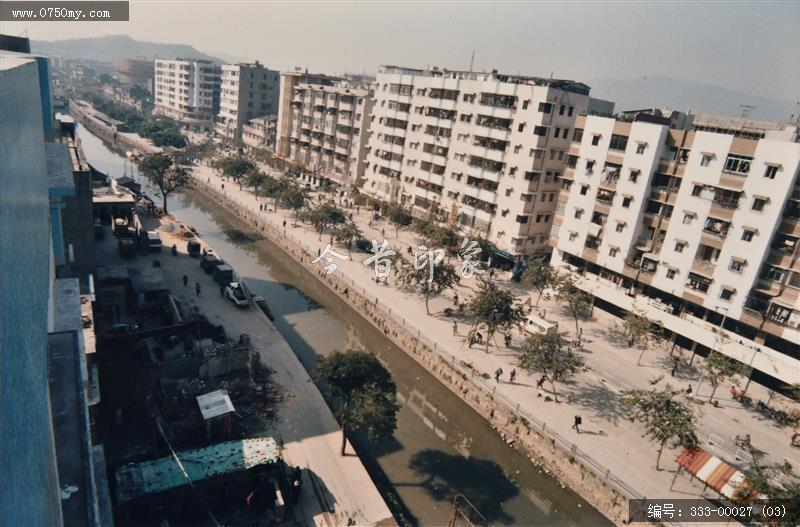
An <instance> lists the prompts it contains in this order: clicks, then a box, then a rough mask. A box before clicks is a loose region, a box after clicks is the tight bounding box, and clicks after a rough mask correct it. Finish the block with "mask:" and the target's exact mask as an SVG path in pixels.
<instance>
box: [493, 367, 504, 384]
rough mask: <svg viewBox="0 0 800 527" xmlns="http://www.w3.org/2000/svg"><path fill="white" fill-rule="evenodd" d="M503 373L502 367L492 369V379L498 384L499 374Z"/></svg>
mask: <svg viewBox="0 0 800 527" xmlns="http://www.w3.org/2000/svg"><path fill="white" fill-rule="evenodd" d="M501 375H503V368H497V369H496V370H494V380H495V382H497V383H498V384H499V383H500V376H501Z"/></svg>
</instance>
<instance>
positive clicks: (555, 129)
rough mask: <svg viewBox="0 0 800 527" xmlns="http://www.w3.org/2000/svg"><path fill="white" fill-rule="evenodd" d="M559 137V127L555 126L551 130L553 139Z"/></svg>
mask: <svg viewBox="0 0 800 527" xmlns="http://www.w3.org/2000/svg"><path fill="white" fill-rule="evenodd" d="M559 135H561V127H560V126H556V127H555V128H554V129H553V137H555V138H556V139H558V136H559Z"/></svg>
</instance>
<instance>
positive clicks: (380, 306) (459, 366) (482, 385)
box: [197, 178, 647, 499]
mask: <svg viewBox="0 0 800 527" xmlns="http://www.w3.org/2000/svg"><path fill="white" fill-rule="evenodd" d="M197 182H198V183H199V184H200V185H203V186H209V185H207V184H206V183H205V182H204V181H202V180H201V179H199V178H198V179H197ZM211 190H212V191H213V192H215V193H216V192H217V190H216V189H213V188H212V189H211ZM227 199H228V200H230V201H231V202H234V203H236V204H237V205H238V206H239V207H241V209H240V210H247V211H248V212H249V213H250V214H252V215H254V216H257V215H258V214H259V213H258V212H257V211H254V210H250V207H253V206H254V205H253V204H247V203H245V202H243V201H240V200H238V199H235V198H231V197H230V196H227ZM257 226H263V227H264V228H267V229H269V230H270V231H272V232H273V234H274V236H275V237H276V238H277V239H282V238H283V239H288V240H290V241H291V242H292V243H293V244H294V245H295V246H297V247H299V248H300V249H301V250H302V251H305V253H306V257H308V258H309V260H308V261H309V262H310V261H311V258H313V255H315V254H316V252H317V249H316V248H314V249H312V248H310V247H308V246H307V245H306V244H305V243H303V242H302V241H301V240H300V239H298V238H296V237H294V236H293V235H292V233H291V232H290V231H287V230H286V229H281V228H280V227H279V226H277V225H273V224H271V223H270V222H268V221H263V222H258V225H257ZM326 277H327V279H329V280H337V281H339V282H341V283H342V284H343V285H344V286H345V287H347V288H348V289H349V290H350V291H352V292H354V293H357V294H359V295H360V296H362V297H363V298H364V299H365V300H367V301H369V302H370V303H371V304H372V305H373V306H374V310H377V311H381V312H382V313H383V314H384V315H386V316H387V318H389V319H391V320H393V321H394V322H395V323H398V324H400V325H402V326H403V328H405V329H406V331H407V332H408V333H409V335H411V336H414V337H415V338H416V339H417V340H419V341H420V342H422V343H423V344H425V345H426V346H427V347H428V348H429V349H430V350H431V351H433V352H434V353H436V354H437V355H438V356H439V357H440V358H441V359H442V360H444V361H446V362H448V363H450V365H451V367H452V368H453V369H454V370H456V371H458V372H459V373H460V374H461V375H462V378H464V379H469V380H470V382H471V383H472V384H473V385H474V386H476V387H477V388H478V389H480V390H481V391H482V392H484V394H486V395H487V396H489V397H490V398H492V399H495V400H498V401H500V402H501V403H503V405H504V406H505V407H506V409H507V410H508V411H509V412H510V413H513V414H515V415H516V416H518V417H519V418H523V419H525V420H526V421H528V422H529V423H532V424H533V425H535V426H536V428H538V429H539V431H540V432H541V434H542V435H544V436H546V437H549V438H550V439H551V441H552V443H553V445H556V444H558V445H559V446H560V447H561V448H563V449H564V450H565V451H567V452H569V453H570V455H571V456H572V457H573V458H575V459H580V460H581V461H583V462H584V463H585V464H586V465H587V466H588V467H589V468H590V469H592V470H593V471H594V472H595V474H596V475H597V476H598V477H599V478H603V479H605V480H607V481H609V482H611V483H612V484H613V485H615V486H616V487H617V488H618V489H620V490H621V491H622V492H623V493H624V494H626V495H627V497H628V498H629V499H646V498H647V497H646V496H644V495H642V494H640V493H639V492H638V491H637V490H636V489H634V488H633V487H631V486H630V485H628V484H627V483H625V481H623V480H622V479H621V478H620V477H618V476H617V475H616V474H614V473H613V472H611V469H609V468H608V467H606V466H604V465H603V464H601V463H600V462H598V461H596V460H595V459H594V458H592V457H591V456H590V455H589V454H588V453H586V452H583V451H582V450H581V449H580V448H578V446H577V445H576V444H575V443H573V442H572V441H570V440H568V439H566V438H564V437H563V436H561V434H559V433H558V432H557V431H555V430H553V429H552V428H548V426H547V422H546V421H543V420H541V419H539V418H538V417H536V416H535V415H533V414H531V413H530V412H528V411H527V410H525V409H523V408H521V407H520V405H519V403H517V402H515V401H513V400H511V399H509V398H508V397H507V396H505V395H503V394H502V393H498V392H497V386H496V385H493V384H491V383H489V381H487V380H486V379H484V378H483V377H482V376H481V375H479V374H478V372H476V370H475V369H474V368H471V367H467V366H466V365H465V363H463V362H462V361H461V360H460V359H458V358H457V357H456V356H455V355H452V354H450V353H448V352H447V351H446V350H444V349H442V348H440V347H439V344H438V343H437V342H435V341H433V340H431V339H430V338H428V337H427V335H425V334H424V333H422V331H421V330H420V329H419V328H418V327H416V326H415V325H413V324H412V323H411V321H409V320H406V319H405V317H403V316H402V315H401V314H400V313H398V312H397V311H394V310H392V307H391V306H390V305H388V304H384V303H383V302H382V301H381V299H380V297H378V296H374V302H373V300H372V298H373V295H372V294H371V292H370V291H369V290H367V289H366V288H365V287H363V286H361V285H359V284H357V283H356V282H355V281H353V280H351V279H349V278H348V277H346V276H344V275H343V274H339V275H337V276H334V275H332V274H331V275H327V276H326ZM337 291H338V289H337Z"/></svg>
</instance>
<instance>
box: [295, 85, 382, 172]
mask: <svg viewBox="0 0 800 527" xmlns="http://www.w3.org/2000/svg"><path fill="white" fill-rule="evenodd" d="M291 106H292V110H293V112H292V120H291V132H290V134H289V156H288V157H290V158H291V159H293V160H295V161H299V162H300V163H302V164H303V165H305V166H306V167H307V168H308V169H309V171H311V172H313V173H314V174H315V175H317V176H319V177H322V178H327V179H331V180H333V181H335V182H337V183H339V184H341V185H345V186H356V185H358V184H359V182H360V181H361V179H362V178H363V176H364V162H365V157H366V148H367V127H368V125H369V114H370V112H371V110H372V91H371V89H370V88H369V87H368V86H362V87H354V86H349V85H348V84H347V83H345V82H342V83H340V84H339V85H336V86H325V85H320V84H309V83H302V84H298V85H296V86H295V88H294V93H293V96H292V104H291Z"/></svg>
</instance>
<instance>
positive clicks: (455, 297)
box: [409, 247, 458, 306]
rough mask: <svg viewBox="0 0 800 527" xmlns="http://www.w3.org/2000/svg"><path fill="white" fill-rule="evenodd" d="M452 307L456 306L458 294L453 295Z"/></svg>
mask: <svg viewBox="0 0 800 527" xmlns="http://www.w3.org/2000/svg"><path fill="white" fill-rule="evenodd" d="M409 249H411V247H409ZM453 305H454V306H457V305H458V293H453Z"/></svg>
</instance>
